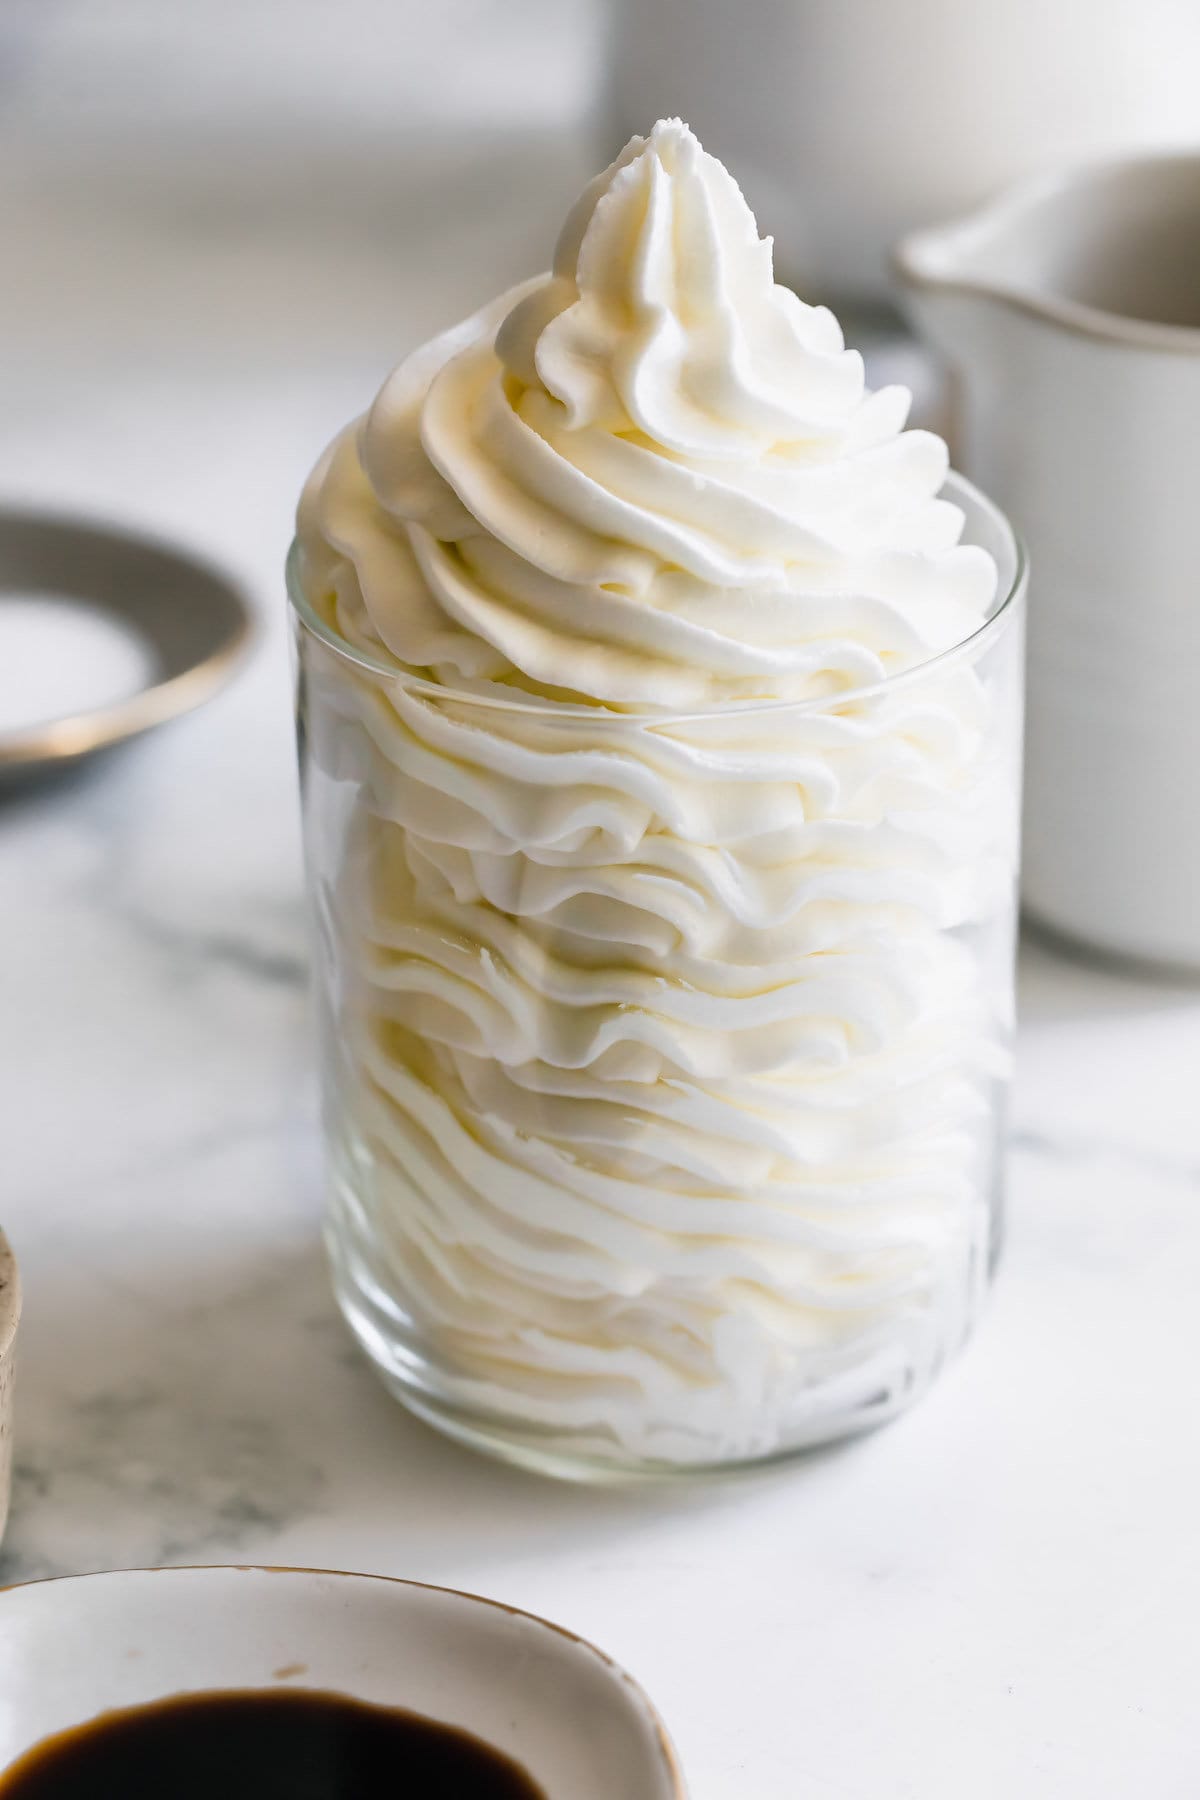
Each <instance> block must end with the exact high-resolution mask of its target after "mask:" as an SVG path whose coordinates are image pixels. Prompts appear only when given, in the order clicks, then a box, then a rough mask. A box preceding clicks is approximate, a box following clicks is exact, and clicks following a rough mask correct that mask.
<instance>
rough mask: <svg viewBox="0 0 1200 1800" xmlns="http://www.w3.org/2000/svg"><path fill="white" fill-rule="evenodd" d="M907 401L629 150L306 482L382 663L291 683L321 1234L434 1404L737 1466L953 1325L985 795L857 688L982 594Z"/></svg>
mask: <svg viewBox="0 0 1200 1800" xmlns="http://www.w3.org/2000/svg"><path fill="white" fill-rule="evenodd" d="M907 405H908V396H907V394H906V393H905V392H904V391H903V390H901V389H894V388H893V389H885V390H883V391H881V392H878V393H874V394H871V393H868V392H867V390H866V388H865V385H864V376H863V368H862V363H861V359H860V358H859V357H858V356H857V354H855V353H854V352H853V351H848V350H846V349H845V348H844V345H843V341H842V336H841V332H840V329H839V327H838V325H837V323H836V321H835V320H834V319H833V317H832V315H831V314H830V313H829V312H827V311H826V310H824V309H823V308H819V307H811V306H806V305H805V304H804V303H803V302H801V301H800V300H799V299H798V298H797V297H796V296H795V295H794V294H792V293H791V292H789V291H788V290H787V289H784V288H781V287H778V286H776V285H775V283H774V280H773V276H772V269H771V253H770V244H769V242H766V241H762V240H760V239H759V237H758V234H757V229H756V227H755V223H754V220H753V217H752V216H751V214H750V212H749V210H748V209H747V207H746V205H745V203H744V201H743V199H742V197H741V194H740V193H739V191H738V189H737V187H736V185H735V184H734V182H733V181H732V180H731V179H730V177H729V176H728V175H727V173H726V172H725V170H724V169H723V168H722V167H721V165H720V164H719V163H717V162H716V161H715V160H714V159H713V158H711V157H709V156H706V155H705V154H704V152H703V151H702V150H701V148H700V146H699V144H698V143H697V142H696V140H695V138H694V137H693V136H692V135H691V133H690V132H689V131H688V130H687V129H686V127H684V126H682V125H680V124H679V123H678V122H676V121H668V122H666V123H663V124H660V125H658V126H656V127H655V130H654V131H653V133H652V134H651V135H650V137H649V138H647V139H640V138H635V139H634V140H633V141H632V142H631V143H630V144H629V145H628V146H627V148H626V150H625V151H624V152H623V153H622V155H621V156H620V157H619V158H618V160H617V161H616V162H615V163H614V164H613V165H612V167H611V168H610V169H608V170H606V171H605V173H604V174H603V175H601V176H600V177H598V178H597V180H596V181H594V182H593V183H592V184H591V185H590V186H589V188H588V189H587V190H585V192H584V194H583V195H582V196H581V198H580V200H579V202H578V203H577V205H576V207H575V208H574V209H573V211H572V213H571V214H570V216H569V218H568V220H567V222H566V225H565V227H564V230H563V232H562V235H561V238H560V240H559V244H558V248H557V251H556V255H555V260H554V267H553V270H552V272H551V273H550V274H548V275H546V276H543V277H539V278H537V279H536V280H534V281H532V282H529V283H526V284H525V285H523V286H522V287H520V288H518V289H516V290H513V291H512V292H511V293H509V294H506V295H504V296H503V297H502V298H501V299H500V300H499V301H497V302H495V303H494V304H493V305H492V306H490V307H488V308H485V309H484V310H483V311H482V312H480V313H478V314H477V315H476V316H475V317H474V318H472V319H470V320H468V321H467V322H466V323H465V324H463V325H461V326H459V327H457V328H456V329H454V330H453V331H450V332H448V333H446V334H445V335H444V336H443V337H441V338H439V339H437V340H436V341H435V342H434V343H432V344H430V345H428V346H426V347H425V348H424V349H422V350H420V351H418V352H417V353H416V354H415V355H414V356H412V357H410V358H409V359H408V360H407V361H406V362H405V363H403V364H402V365H401V366H400V368H399V369H398V370H397V371H396V373H395V374H394V375H393V376H392V377H391V378H390V379H389V381H388V382H387V383H386V384H385V386H384V388H383V390H382V392H381V393H380V395H379V397H378V399H377V400H376V402H375V404H374V406H373V407H372V409H371V411H370V412H369V414H368V415H367V417H366V418H365V420H363V421H361V422H360V423H358V424H357V425H355V426H353V427H352V428H351V429H350V430H348V431H347V432H346V433H344V434H343V435H342V436H341V437H340V438H339V439H337V440H336V441H335V443H334V444H333V445H332V446H331V448H330V450H329V451H328V452H327V453H326V456H325V457H324V458H323V459H322V461H321V463H320V464H319V465H318V467H317V469H316V470H315V471H314V474H313V476H312V478H311V480H310V482H309V484H308V487H307V489H306V492H305V495H304V498H303V500H302V503H301V508H300V534H299V535H300V546H301V552H300V554H301V571H302V580H303V583H304V587H305V591H306V594H307V597H308V600H309V602H310V604H311V605H312V607H313V608H314V610H315V611H316V612H317V613H318V614H319V615H320V616H321V617H322V618H323V619H324V620H325V622H326V624H327V625H328V626H330V627H332V629H333V630H334V631H336V633H337V634H338V635H339V636H340V638H341V639H343V640H344V641H345V643H346V644H347V646H348V647H350V648H351V649H353V650H356V651H359V652H365V653H367V654H368V656H369V657H370V658H371V659H373V660H374V662H375V663H376V664H379V663H383V664H384V665H386V666H394V667H395V669H396V675H395V678H394V679H393V678H389V677H388V676H387V675H386V674H385V673H382V672H377V673H371V672H370V671H369V670H368V669H367V668H366V667H365V666H364V665H362V664H359V665H351V664H348V663H347V662H345V661H344V660H341V659H338V658H337V657H336V656H334V655H332V654H328V655H327V656H324V657H318V658H317V662H316V663H315V664H314V668H313V671H312V672H311V673H312V680H313V683H314V712H316V713H319V712H321V711H322V709H323V710H324V713H325V715H326V716H327V719H328V720H329V721H330V724H329V726H328V728H327V729H326V730H325V731H324V732H323V733H322V734H321V738H322V742H321V745H319V746H318V748H317V752H316V754H317V756H318V759H320V758H321V757H322V756H324V757H325V758H326V760H327V762H328V764H329V767H330V772H331V773H336V772H338V770H339V769H341V770H342V772H346V771H353V774H354V778H355V779H356V780H357V781H358V782H359V784H360V805H359V808H358V815H357V818H356V822H355V826H354V828H353V829H352V831H351V834H350V837H349V839H348V841H347V845H346V848H345V863H344V869H343V873H342V877H341V879H340V881H339V883H338V884H337V888H336V893H335V895H334V897H333V900H332V902H331V906H332V911H333V914H334V915H335V916H334V927H335V931H336V935H337V936H338V938H339V940H340V941H341V943H342V945H343V947H344V948H343V954H344V957H345V960H346V962H347V965H348V975H347V979H346V983H345V998H344V1002H343V1005H342V1010H341V1015H340V1018H339V1020H338V1029H339V1032H340V1034H341V1038H342V1058H341V1060H342V1066H343V1087H344V1092H343V1095H342V1099H341V1104H342V1107H343V1109H344V1111H345V1113H346V1115H347V1118H348V1121H349V1129H350V1130H351V1132H352V1135H353V1137H354V1139H355V1141H356V1143H358V1144H360V1145H362V1146H365V1148H366V1151H367V1153H368V1157H367V1160H368V1161H369V1162H370V1163H371V1165H372V1166H373V1169H374V1174H373V1177H372V1181H371V1184H370V1193H369V1195H368V1197H367V1199H366V1201H365V1203H364V1207H365V1210H364V1209H363V1208H360V1221H359V1229H360V1230H361V1231H362V1232H363V1233H364V1235H365V1237H366V1238H369V1239H370V1240H371V1245H370V1249H369V1250H367V1251H364V1253H365V1254H368V1255H371V1256H373V1259H374V1262H375V1263H376V1265H377V1267H376V1270H375V1279H376V1282H377V1283H378V1284H381V1285H382V1286H383V1287H384V1288H386V1289H387V1290H388V1291H389V1292H390V1293H391V1295H392V1296H393V1297H394V1299H395V1302H396V1304H397V1306H398V1307H399V1308H400V1309H401V1311H402V1312H403V1313H404V1314H406V1315H407V1317H408V1318H409V1320H410V1321H412V1322H413V1323H414V1324H415V1326H416V1328H417V1329H418V1330H419V1331H420V1333H421V1334H422V1338H423V1343H424V1348H425V1351H426V1353H427V1355H429V1357H430V1359H431V1362H432V1364H433V1365H434V1366H435V1367H436V1370H437V1377H436V1380H437V1384H438V1387H439V1391H440V1394H441V1397H442V1398H443V1399H446V1400H449V1401H450V1402H451V1403H453V1404H455V1405H458V1406H461V1407H466V1408H474V1409H477V1410H482V1411H483V1412H485V1413H490V1414H493V1415H503V1416H504V1417H505V1418H507V1419H509V1420H510V1421H517V1422H520V1423H522V1424H525V1425H527V1426H530V1427H537V1428H539V1429H542V1430H546V1431H550V1432H551V1433H561V1434H563V1435H564V1437H566V1438H569V1439H571V1441H573V1442H575V1443H578V1444H585V1445H587V1446H588V1447H590V1448H591V1449H592V1450H593V1451H594V1452H597V1453H600V1454H603V1453H605V1452H606V1451H607V1450H612V1451H614V1452H615V1453H618V1454H621V1455H625V1456H635V1457H646V1456H651V1457H658V1458H663V1459H666V1460H670V1461H685V1462H686V1461H707V1460H718V1459H722V1458H725V1457H730V1456H745V1455H754V1454H766V1453H770V1452H771V1451H773V1450H776V1449H778V1448H779V1447H781V1445H783V1444H785V1443H788V1442H792V1441H800V1440H802V1439H803V1438H804V1437H805V1436H806V1435H807V1436H817V1435H821V1434H822V1432H823V1431H824V1429H825V1428H826V1426H827V1424H828V1421H829V1419H831V1418H832V1417H833V1416H834V1415H835V1414H838V1413H839V1409H840V1413H842V1414H845V1415H846V1416H847V1417H849V1416H850V1415H852V1414H853V1413H854V1412H855V1410H856V1409H858V1410H862V1409H864V1408H867V1407H871V1406H874V1407H879V1406H881V1405H886V1404H888V1403H890V1402H891V1401H892V1400H894V1399H896V1398H897V1396H898V1395H899V1394H900V1393H901V1392H902V1391H903V1390H905V1389H906V1388H907V1387H908V1386H911V1384H912V1383H913V1382H914V1381H915V1380H918V1379H920V1376H921V1374H922V1373H927V1372H928V1371H929V1369H930V1368H932V1366H933V1364H934V1363H935V1362H936V1360H937V1358H938V1357H939V1356H940V1355H941V1354H942V1353H943V1352H944V1350H945V1349H946V1348H947V1347H949V1345H950V1344H951V1343H952V1342H953V1341H954V1340H955V1339H956V1337H957V1336H959V1335H961V1331H962V1328H963V1323H964V1314H965V1311H966V1310H967V1308H968V1305H969V1290H970V1289H971V1288H972V1286H973V1285H974V1284H975V1283H976V1282H977V1280H978V1276H979V1271H980V1267H981V1263H982V1258H983V1245H984V1242H985V1239H986V1231H987V1218H986V1210H987V1209H986V1195H985V1194H984V1193H983V1190H982V1180H983V1176H982V1173H981V1171H982V1162H983V1160H986V1159H985V1158H983V1157H982V1151H981V1144H982V1142H983V1138H984V1137H985V1136H986V1132H987V1128H988V1116H987V1115H988V1103H987V1096H988V1084H989V1082H991V1081H992V1080H994V1079H995V1078H996V1076H997V1074H998V1073H999V1072H1000V1071H1001V1068H1002V1063H1003V1051H1002V1047H1001V1039H1002V1036H1003V1026H1004V1021H1003V1019H1002V1018H999V1017H997V1015H996V1009H995V1006H994V1003H993V1000H992V997H991V994H990V993H989V991H988V988H987V983H986V982H985V981H984V980H983V978H982V976H981V971H980V959H979V955H978V951H977V946H976V944H975V940H976V939H978V938H979V936H980V934H981V933H983V934H985V935H986V933H987V931H988V930H989V929H990V928H991V926H992V925H993V924H994V923H995V922H996V921H1001V920H1003V918H1004V916H1005V913H1006V909H1007V906H1008V898H1009V889H1010V885H1011V861H1012V829H1013V807H1012V804H1011V795H1010V794H1009V792H1008V788H1007V785H1006V781H1007V777H1006V772H1005V770H1004V769H1003V768H1002V767H1001V766H1000V763H1001V759H998V757H997V754H996V751H995V744H994V730H993V723H994V722H993V719H992V716H991V707H990V704H989V698H988V695H987V694H986V692H985V690H984V687H983V685H982V684H981V683H980V681H979V680H978V679H977V677H976V675H975V674H974V672H973V671H972V669H971V668H970V667H969V666H959V667H951V668H949V669H947V670H945V671H943V672H941V673H936V672H935V673H932V674H925V675H922V676H921V677H920V678H919V679H914V680H912V681H910V682H900V683H892V682H891V681H890V680H889V678H890V677H892V676H895V675H897V674H900V673H902V672H904V671H905V670H909V669H914V668H916V666H917V665H919V664H921V663H923V662H926V661H927V660H928V659H930V658H931V657H933V656H935V655H936V654H937V653H938V652H939V651H941V650H944V649H946V648H949V647H950V646H952V645H954V644H956V643H959V642H960V641H962V640H963V639H964V638H965V637H967V636H968V635H969V634H970V633H971V631H972V630H974V629H975V628H976V626H978V624H979V623H981V621H982V620H983V618H984V617H985V615H986V613H987V611H988V608H989V606H990V605H991V603H992V601H993V599H994V596H995V588H996V571H995V567H994V565H993V563H992V561H991V559H990V557H988V556H987V555H986V553H984V552H983V551H982V550H980V549H977V548H974V547H971V546H964V545H961V544H960V542H959V539H960V536H961V533H962V525H963V521H962V515H961V513H960V512H959V511H958V509H957V508H955V507H954V506H952V505H950V504H949V503H947V502H946V501H945V500H943V499H941V498H939V490H940V489H941V487H942V484H943V481H944V479H945V475H946V468H947V457H946V451H945V446H944V445H943V444H942V443H941V441H940V440H939V439H938V438H936V437H934V436H932V435H930V434H929V433H925V432H918V431H906V430H904V428H903V427H904V421H905V416H906V411H907ZM413 675H417V676H421V677H423V678H424V679H423V680H422V681H419V682H416V683H414V682H413V681H412V680H411V677H412V676H413ZM879 684H883V685H879ZM864 689H866V690H868V692H866V693H865V694H864V693H863V692H862V690H864ZM781 703H783V704H782V705H781ZM786 703H792V704H791V705H788V704H786ZM350 745H353V746H354V747H353V748H349V747H348V746H350ZM343 765H344V766H343ZM981 1159H982V1160H981ZM360 1161H361V1158H360ZM363 1219H365V1220H366V1223H365V1224H363V1223H362V1221H363Z"/></svg>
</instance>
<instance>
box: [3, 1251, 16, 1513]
mask: <svg viewBox="0 0 1200 1800" xmlns="http://www.w3.org/2000/svg"><path fill="white" fill-rule="evenodd" d="M20 1317H21V1283H20V1281H19V1280H18V1279H17V1259H16V1257H15V1256H14V1255H13V1253H12V1249H11V1248H10V1246H9V1242H8V1239H7V1238H6V1237H5V1235H4V1233H3V1232H2V1231H0V1536H2V1535H3V1533H4V1521H5V1519H6V1518H7V1517H8V1490H9V1481H10V1475H11V1472H12V1411H13V1372H14V1362H15V1352H16V1340H17V1321H18V1320H19V1319H20Z"/></svg>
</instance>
